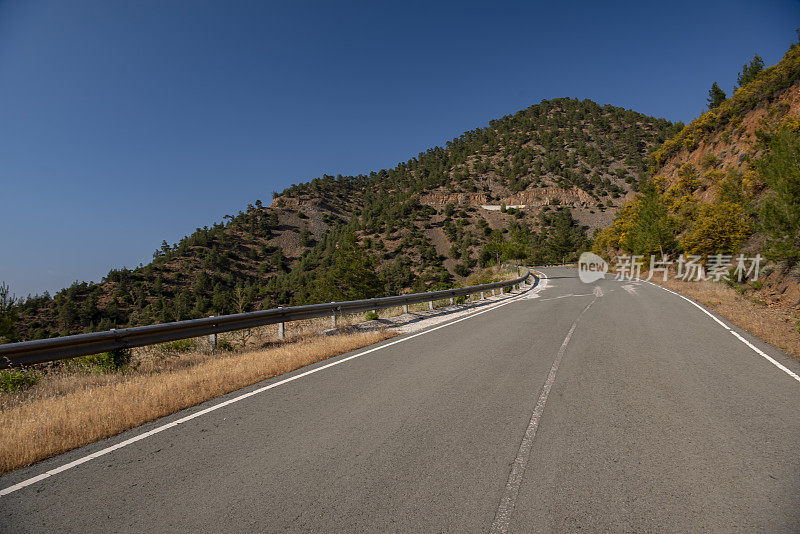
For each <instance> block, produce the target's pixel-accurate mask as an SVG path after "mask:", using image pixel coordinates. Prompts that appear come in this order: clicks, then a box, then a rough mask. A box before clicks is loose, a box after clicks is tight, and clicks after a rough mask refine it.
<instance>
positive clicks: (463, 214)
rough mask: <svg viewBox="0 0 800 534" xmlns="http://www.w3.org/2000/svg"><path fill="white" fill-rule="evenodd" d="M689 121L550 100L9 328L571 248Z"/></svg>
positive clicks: (299, 291)
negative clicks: (653, 153)
mask: <svg viewBox="0 0 800 534" xmlns="http://www.w3.org/2000/svg"><path fill="white" fill-rule="evenodd" d="M680 127H682V125H678V126H676V125H673V124H672V123H671V122H669V121H667V120H664V119H656V118H653V117H648V116H646V115H642V114H640V113H637V112H634V111H630V110H626V109H622V108H618V107H614V106H600V105H598V104H596V103H594V102H592V101H589V100H583V101H579V100H576V99H568V98H563V99H556V100H549V101H543V102H541V103H540V104H537V105H534V106H531V107H529V108H527V109H525V110H522V111H520V112H518V113H516V114H514V115H509V116H506V117H503V118H501V119H498V120H494V121H491V122H490V123H489V125H488V126H487V127H485V128H479V129H476V130H472V131H469V132H466V133H464V134H463V135H461V136H460V137H458V138H456V139H453V140H452V141H450V142H448V143H447V144H446V145H445V146H444V147H436V148H432V149H430V150H428V151H427V152H425V153H422V154H419V155H418V156H417V157H414V158H412V159H410V160H408V161H406V162H403V163H399V164H398V165H397V166H396V167H394V168H392V169H384V170H380V171H377V172H372V173H370V174H368V175H359V176H341V175H339V176H328V175H324V176H322V177H320V178H316V179H313V180H311V181H309V182H306V183H302V184H297V185H294V186H292V187H289V188H288V189H286V190H285V191H283V192H281V193H280V194H276V195H275V196H274V198H273V201H272V203H271V205H270V206H265V205H263V204H262V203H261V202H260V201H256V202H255V203H254V204H252V205H249V206H247V208H246V210H244V211H242V212H239V213H238V214H236V215H233V216H229V217H226V221H225V223H219V224H215V225H213V226H211V227H205V228H198V229H197V231H195V232H194V233H193V234H192V235H190V236H187V237H185V238H183V239H182V240H180V241H179V242H178V243H175V244H171V245H170V244H167V243H166V242H164V243H163V244H162V246H161V247H160V248H159V249H158V250H157V251H156V252H155V253H154V256H153V261H152V262H151V263H149V264H147V265H143V266H140V267H138V268H136V269H132V270H128V269H118V270H112V271H111V272H109V273H108V275H107V276H106V277H105V278H104V279H103V280H102V281H101V282H100V283H76V284H74V285H72V286H71V287H69V288H66V289H64V290H62V291H59V292H58V293H57V294H56V295H55V296H53V297H51V296H50V295H43V296H35V297H30V298H28V299H26V300H24V301H22V302H19V303H16V304H15V305H14V306H10V307H8V309H9V311H7V312H6V317H12V316H13V321H12V323H13V328H5V330H2V327H0V336H4V337H5V339H6V340H19V339H33V338H41V337H49V336H52V335H64V334H70V333H77V332H85V331H92V330H105V329H108V328H112V327H115V326H125V325H140V324H149V323H153V322H164V321H174V320H181V319H187V318H194V317H201V316H207V315H220V314H226V313H234V312H240V311H251V310H255V309H263V308H270V307H274V306H277V305H289V304H302V303H309V302H316V301H329V300H335V299H342V298H358V297H370V296H378V295H384V294H391V293H399V292H404V291H424V290H428V289H432V288H442V287H449V286H452V285H454V284H457V283H460V281H462V280H464V279H465V278H466V277H468V276H469V275H470V274H472V273H474V272H475V271H476V270H477V269H479V268H481V267H486V266H489V265H492V264H494V263H496V262H497V261H505V260H508V259H519V260H523V259H524V260H527V261H562V260H565V259H566V260H568V259H572V258H574V256H575V254H576V252H577V251H578V250H580V249H582V248H586V247H587V246H588V245H589V241H588V238H587V231H589V232H591V231H592V230H594V229H596V228H601V227H604V226H605V225H607V224H610V223H611V221H612V220H613V217H614V215H615V214H616V212H617V210H618V209H619V206H620V205H622V204H624V203H625V202H626V200H628V199H630V198H633V196H634V194H635V192H636V190H637V188H638V186H639V183H640V182H641V181H642V177H643V176H644V174H645V171H646V166H647V158H648V154H649V152H650V150H651V149H654V148H655V147H658V146H660V145H661V144H662V143H663V142H664V141H665V140H666V139H668V138H670V137H671V136H672V135H674V134H675V132H676V131H677V130H678V129H679V128H680ZM7 323H9V321H6V323H2V322H0V325H2V324H7Z"/></svg>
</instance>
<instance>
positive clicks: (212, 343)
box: [208, 315, 217, 354]
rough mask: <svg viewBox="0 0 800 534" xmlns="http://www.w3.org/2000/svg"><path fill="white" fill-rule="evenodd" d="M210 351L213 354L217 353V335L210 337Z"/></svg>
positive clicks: (210, 335)
mask: <svg viewBox="0 0 800 534" xmlns="http://www.w3.org/2000/svg"><path fill="white" fill-rule="evenodd" d="M209 317H214V316H213V315H209ZM208 350H209V352H211V354H214V353H215V352H217V334H209V336H208Z"/></svg>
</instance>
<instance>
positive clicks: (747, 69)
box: [734, 54, 764, 91]
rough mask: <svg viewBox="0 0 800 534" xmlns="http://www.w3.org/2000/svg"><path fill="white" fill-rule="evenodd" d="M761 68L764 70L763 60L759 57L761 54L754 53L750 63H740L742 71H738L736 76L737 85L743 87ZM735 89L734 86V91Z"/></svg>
mask: <svg viewBox="0 0 800 534" xmlns="http://www.w3.org/2000/svg"><path fill="white" fill-rule="evenodd" d="M762 70H764V60H763V59H761V56H759V55H758V54H756V55H755V56H754V57H753V60H752V61H751V62H750V63H745V64H744V65H742V72H740V73H739V75H738V76H737V78H736V82H737V84H738V87H744V86H745V85H746V84H748V83H749V82H751V81H753V79H755V77H756V76H758V73H759V72H761V71H762ZM735 90H736V87H734V91H735Z"/></svg>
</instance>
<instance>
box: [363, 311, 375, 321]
mask: <svg viewBox="0 0 800 534" xmlns="http://www.w3.org/2000/svg"><path fill="white" fill-rule="evenodd" d="M377 318H378V312H377V311H375V310H370V311H368V312H367V313H365V314H364V319H366V320H367V321H374V320H375V319H377Z"/></svg>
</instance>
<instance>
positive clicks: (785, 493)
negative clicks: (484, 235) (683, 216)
mask: <svg viewBox="0 0 800 534" xmlns="http://www.w3.org/2000/svg"><path fill="white" fill-rule="evenodd" d="M543 272H544V273H545V275H546V277H547V278H546V279H545V278H543V279H542V282H541V283H540V284H539V286H538V287H537V288H536V289H535V290H530V291H527V292H525V293H522V294H520V295H519V296H518V297H515V298H514V299H509V300H507V301H504V302H503V303H502V304H501V305H499V306H496V307H494V308H492V309H490V310H488V311H484V312H482V313H480V314H475V315H472V316H469V317H468V318H463V319H457V320H454V321H451V322H449V323H447V324H446V325H444V326H439V327H435V328H433V329H430V330H427V331H425V332H424V333H423V334H420V333H417V334H411V335H406V336H404V337H401V338H395V339H393V340H389V341H387V342H384V343H383V344H381V345H380V346H382V347H383V348H380V349H378V350H374V349H375V348H374V347H373V348H371V349H368V350H366V351H365V350H364V349H362V350H361V351H356V352H354V353H350V354H348V355H343V356H340V357H338V358H335V359H333V360H328V361H326V362H322V363H320V364H317V365H315V366H311V367H310V368H304V369H301V370H299V371H297V372H295V373H292V374H290V375H284V376H283V377H277V378H275V379H273V380H270V381H267V382H264V383H261V384H257V385H255V386H252V387H250V388H246V389H244V390H240V391H238V392H235V393H232V394H230V395H227V396H225V397H222V398H220V399H216V400H214V401H211V402H209V403H206V404H204V405H202V406H198V407H195V408H192V409H189V410H186V411H184V412H181V413H179V414H176V415H174V416H172V417H168V418H165V419H162V420H159V421H156V422H154V423H151V424H148V425H144V426H143V427H140V428H137V429H134V430H132V431H130V432H126V433H124V434H121V435H119V436H116V437H114V438H111V439H108V440H104V441H102V442H99V443H96V444H93V445H89V446H86V447H82V448H80V449H78V450H75V451H72V452H70V453H67V454H64V455H61V456H59V457H56V458H53V459H50V460H47V461H45V462H41V463H39V464H37V465H34V466H31V467H30V468H27V469H23V470H20V471H17V472H15V473H12V474H9V475H6V476H4V477H2V478H0V489H2V488H12V490H13V491H12V490H6V494H5V495H2V496H0V530H2V531H3V532H42V531H59V532H65V531H66V532H112V531H123V532H144V531H150V532H162V531H169V532H176V531H196V532H219V531H227V532H240V531H264V532H275V531H287V530H288V531H319V532H352V531H420V532H443V531H447V532H489V531H495V532H504V531H509V532H554V531H558V532H562V531H577V530H584V531H590V532H595V531H613V532H618V531H624V532H639V531H658V532H685V531H711V532H732V531H750V532H755V531H770V532H798V531H800V410H799V409H798V408H799V407H800V381H799V380H798V379H797V377H796V376H792V373H795V374H800V365H799V364H798V362H797V361H796V360H794V359H792V358H789V357H788V356H786V355H785V354H783V353H782V352H780V351H779V350H777V349H775V348H774V347H771V346H769V345H766V344H765V343H763V342H760V341H759V340H757V339H754V338H753V337H752V336H750V335H749V334H746V333H743V332H741V331H740V330H738V329H737V328H733V329H732V331H731V330H728V329H726V327H724V326H723V325H722V324H720V323H719V322H718V321H717V320H715V319H713V318H712V317H711V316H709V314H707V313H705V312H704V311H703V310H701V309H699V308H698V307H697V306H695V305H693V304H692V303H690V302H688V301H686V300H685V299H683V298H681V297H679V296H677V295H674V294H671V293H669V292H667V291H665V290H663V289H661V288H658V287H655V286H653V285H650V284H647V283H642V282H620V281H615V280H612V279H608V280H600V281H598V282H597V283H595V284H591V285H587V284H583V283H581V282H580V281H579V280H578V279H577V278H576V276H575V274H576V271H575V270H574V269H560V268H551V269H544V270H543ZM487 308H488V307H487ZM722 323H723V324H727V322H726V321H724V320H723V321H722ZM734 332H735V333H734ZM737 336H741V338H743V339H744V340H745V341H747V342H749V343H751V344H752V347H751V346H748V345H747V344H746V343H745V342H743V341H742V339H740V337H737ZM754 349H757V350H759V351H762V352H763V353H764V354H763V355H762V354H759V353H758V352H757V350H754ZM353 356H355V357H353ZM765 356H768V357H771V358H772V359H773V360H774V362H773V361H770V360H768V359H767V358H766V357H765ZM348 358H349V359H348ZM331 363H334V365H330V364H331ZM780 366H783V368H781V367H780ZM315 369H319V371H318V372H312V373H308V371H309V370H315ZM295 376H298V378H297V379H295V380H291V381H286V380H285V379H286V378H287V377H295ZM270 386H274V387H270ZM248 392H255V393H254V394H252V395H250V396H248V397H246V398H240V397H241V395H242V394H243V393H248ZM233 399H235V402H232V403H230V404H227V405H224V406H222V407H220V408H219V409H215V410H212V411H208V412H203V413H200V412H201V411H202V410H203V409H205V408H209V407H213V406H217V405H219V404H220V403H221V402H224V401H226V400H233ZM193 414H200V415H199V416H196V417H194V418H191V419H189V420H185V421H183V422H181V423H180V424H179V425H175V426H172V427H170V428H166V429H163V430H160V431H158V432H157V433H154V434H152V435H146V437H144V438H143V439H139V440H138V441H132V440H135V439H136V438H137V437H140V436H143V435H144V434H145V433H146V432H148V431H151V430H154V429H160V428H161V427H162V426H163V425H164V424H168V423H170V422H174V421H178V420H181V419H182V418H185V417H187V416H192V415H193ZM117 444H124V446H121V447H119V448H117V449H116V450H113V451H111V452H108V453H107V454H103V455H101V456H98V457H91V456H90V457H89V461H85V463H80V464H79V465H69V463H70V462H73V461H75V460H81V459H86V458H87V455H91V454H93V453H95V452H97V451H101V450H104V449H106V448H108V447H109V446H114V445H117ZM62 466H66V467H67V468H64V469H59V468H61V467H62ZM52 470H56V472H53V471H52ZM48 471H50V472H51V473H52V476H49V477H47V478H41V479H34V480H33V481H31V478H32V477H37V476H39V475H42V474H43V473H46V472H48ZM26 481H27V482H26ZM20 482H23V483H25V484H27V485H23V486H18V487H16V488H17V489H14V488H15V486H14V485H15V484H18V483H20Z"/></svg>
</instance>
